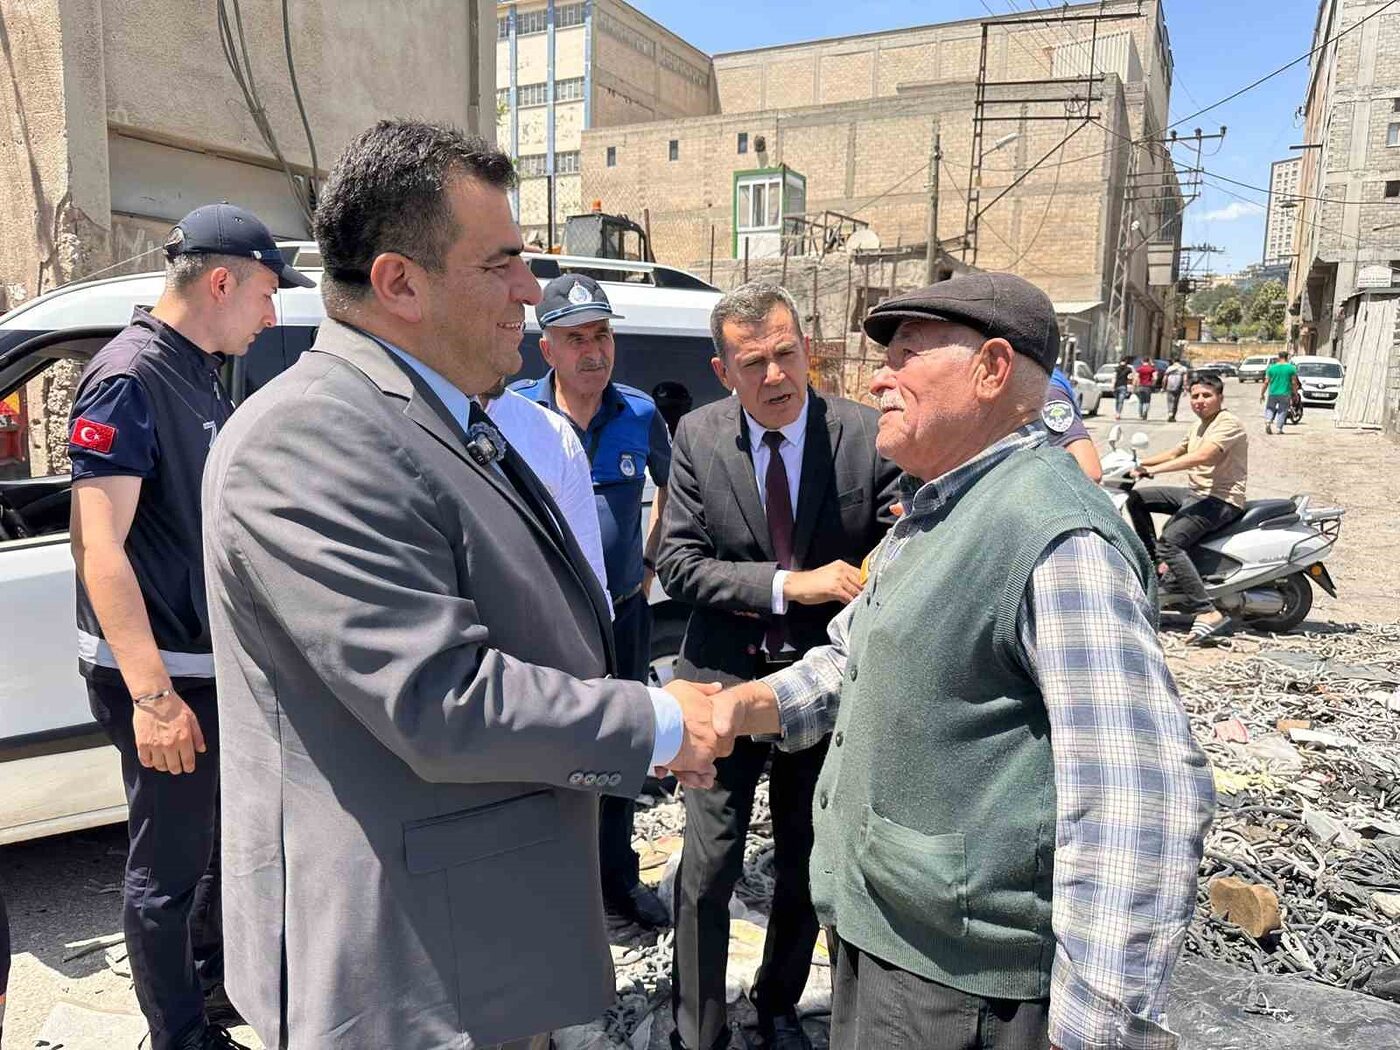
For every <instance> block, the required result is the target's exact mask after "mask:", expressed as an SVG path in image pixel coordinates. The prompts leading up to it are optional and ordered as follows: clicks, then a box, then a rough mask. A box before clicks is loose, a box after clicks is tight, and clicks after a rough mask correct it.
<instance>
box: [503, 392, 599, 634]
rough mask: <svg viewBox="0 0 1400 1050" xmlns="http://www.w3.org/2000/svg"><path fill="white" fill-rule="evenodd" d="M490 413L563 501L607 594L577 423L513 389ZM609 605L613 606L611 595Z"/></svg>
mask: <svg viewBox="0 0 1400 1050" xmlns="http://www.w3.org/2000/svg"><path fill="white" fill-rule="evenodd" d="M486 414H487V415H488V416H490V417H491V420H492V422H494V423H495V424H496V426H498V427H500V428H501V433H502V434H504V435H505V438H506V440H507V441H509V442H510V444H511V446H512V447H513V448H514V449H515V451H516V452H518V453H519V454H520V458H521V459H523V460H524V461H525V462H526V463H528V464H529V465H530V469H531V470H533V471H534V472H535V476H536V477H538V478H539V479H540V481H541V482H543V483H544V487H545V488H547V489H548V490H549V494H550V495H551V496H553V497H554V502H555V503H557V504H559V510H560V511H561V512H562V513H563V515H564V521H565V523H566V524H567V525H568V526H569V529H570V530H571V531H572V532H573V534H574V538H575V539H576V540H578V545H579V547H581V548H582V549H583V553H584V556H585V557H586V558H587V559H588V565H589V568H591V569H592V570H593V575H595V576H597V577H598V584H599V586H601V587H602V588H603V594H604V595H607V593H608V571H607V568H606V567H605V566H604V564H603V534H602V529H601V528H600V526H599V525H598V505H597V503H596V502H595V500H594V498H593V474H592V471H590V470H589V469H588V457H587V456H586V455H585V454H584V451H583V445H582V444H581V443H580V442H579V439H578V435H576V434H575V433H574V428H573V427H572V426H570V424H569V421H568V420H567V419H565V418H564V417H563V416H561V415H559V414H558V413H557V412H551V411H549V409H547V408H542V407H541V406H539V405H537V404H535V403H534V402H533V401H531V400H530V399H529V398H528V397H522V396H521V395H519V394H517V393H516V392H515V391H514V390H507V391H505V393H503V394H502V395H501V396H500V397H498V398H495V399H494V400H492V401H491V402H490V404H488V405H487V406H486ZM608 610H609V612H611V611H612V599H611V598H609V599H608Z"/></svg>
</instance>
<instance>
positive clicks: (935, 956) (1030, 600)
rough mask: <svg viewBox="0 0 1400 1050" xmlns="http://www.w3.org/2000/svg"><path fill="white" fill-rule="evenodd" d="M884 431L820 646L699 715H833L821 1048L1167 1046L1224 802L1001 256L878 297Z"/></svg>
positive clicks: (1137, 561)
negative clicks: (1168, 1013)
mask: <svg viewBox="0 0 1400 1050" xmlns="http://www.w3.org/2000/svg"><path fill="white" fill-rule="evenodd" d="M865 330H866V332H867V333H868V334H869V335H870V336H871V338H873V339H874V340H875V341H876V342H878V343H881V344H883V345H884V346H886V348H887V350H886V362H885V367H884V368H882V369H880V371H879V372H878V373H877V374H876V376H875V378H874V380H873V382H872V383H871V387H870V389H871V393H872V394H873V395H874V396H876V397H877V398H878V399H879V407H880V412H881V418H880V429H879V435H878V438H877V446H878V448H879V450H880V452H881V453H882V454H883V455H885V456H886V457H888V458H889V459H892V460H893V461H894V462H895V463H896V464H898V465H899V467H900V468H902V469H903V470H904V472H905V476H904V478H903V482H902V486H903V487H902V502H903V505H904V508H905V512H904V515H903V517H902V518H901V519H900V521H899V522H898V523H897V524H896V525H895V527H894V529H893V530H892V531H891V532H890V534H889V536H888V537H887V539H886V540H885V541H884V542H883V543H882V544H881V546H880V547H879V548H877V550H876V551H875V553H874V554H873V555H872V556H871V558H870V559H869V564H868V566H867V569H866V572H865V584H864V589H863V592H862V593H861V595H860V596H859V597H858V598H857V599H856V600H855V601H854V602H852V603H851V604H850V605H848V606H847V607H846V609H845V610H844V611H843V612H842V613H841V614H840V615H839V616H837V618H836V619H835V620H833V621H832V623H831V627H830V637H831V644H830V645H828V646H826V647H824V648H819V649H813V650H811V651H810V652H809V653H808V654H807V656H806V657H805V658H804V659H803V660H801V661H799V662H798V663H796V664H794V665H793V666H792V667H790V668H787V669H785V670H783V671H780V672H778V673H776V674H773V675H770V676H769V677H767V678H764V679H762V680H761V681H759V682H754V683H749V684H747V685H743V686H739V687H737V688H735V689H733V690H731V691H729V692H727V693H723V694H720V696H718V697H716V698H715V702H716V708H715V725H716V729H717V730H718V731H719V732H721V733H726V734H739V735H746V734H775V735H777V736H779V738H780V739H779V746H780V747H783V748H788V749H794V750H795V749H800V748H802V747H805V746H807V745H809V744H811V743H813V742H815V741H816V740H818V739H820V738H821V737H822V736H823V735H824V734H826V733H828V732H831V733H832V737H831V745H830V751H829V752H828V755H827V759H826V763H825V765H824V767H823V769H822V773H821V778H820V780H819V781H818V784H817V792H816V803H815V807H814V810H813V815H814V818H815V830H816V846H815V850H814V852H813V854H812V861H811V879H812V900H813V903H814V904H815V905H816V909H817V914H818V916H819V917H820V918H821V920H822V922H823V924H824V925H825V926H826V927H827V928H828V929H830V930H831V931H832V932H833V934H834V938H833V943H834V944H835V947H836V953H835V958H834V960H833V965H834V971H833V982H834V994H833V1003H832V1026H831V1046H832V1047H833V1048H835V1050H856V1048H861V1050H864V1048H868V1047H879V1048H880V1050H902V1048H911V1050H912V1048H915V1047H917V1048H919V1050H945V1048H946V1050H954V1048H956V1050H966V1048H973V1047H976V1048H982V1050H1023V1048H1024V1050H1031V1048H1036V1050H1044V1047H1045V1046H1046V1045H1047V1043H1048V1044H1049V1045H1052V1046H1054V1047H1057V1048H1060V1050H1113V1048H1125V1050H1127V1048H1132V1050H1157V1048H1162V1050H1166V1048H1169V1047H1175V1046H1176V1045H1177V1040H1176V1037H1175V1036H1174V1035H1172V1033H1171V1031H1170V1030H1169V1029H1168V1027H1167V1025H1166V1017H1165V1013H1164V1010H1165V1006H1166V1001H1167V984H1168V979H1169V977H1170V975H1171V971H1172V967H1173V965H1174V964H1175V962H1176V959H1177V956H1178V954H1179V953H1180V950H1181V945H1182V940H1183V938H1184V935H1185V932H1186V927H1187V924H1188V923H1189V922H1190V919H1191V915H1192V912H1193V909H1194V907H1195V900H1196V872H1197V866H1198V865H1199V863H1200V858H1201V850H1202V845H1203V840H1204V836H1205V831H1206V828H1207V827H1208V825H1209V823H1210V818H1211V813H1212V812H1213V809H1214V802H1215V800H1214V794H1213V788H1212V782H1211V775H1210V767H1209V763H1208V762H1207V760H1206V757H1205V754H1204V753H1203V752H1202V750H1201V748H1200V747H1199V746H1198V745H1197V744H1196V742H1195V741H1194V739H1193V738H1192V736H1191V731H1190V726H1189V724H1188V721H1187V717H1186V713H1185V712H1184V711H1183V709H1182V706H1181V702H1180V698H1179V697H1178V695H1177V692H1176V687H1175V685H1174V683H1173V681H1172V678H1171V674H1170V673H1169V672H1168V670H1167V666H1166V661H1165V659H1164V657H1163V654H1162V650H1161V646H1160V645H1159V643H1158V640H1157V634H1156V596H1155V594H1154V593H1153V592H1154V589H1155V586H1156V584H1155V580H1154V577H1153V572H1152V565H1151V563H1150V562H1149V561H1148V559H1147V556H1146V554H1145V552H1144V551H1143V549H1142V547H1141V545H1140V544H1139V542H1138V540H1137V537H1136V536H1135V535H1134V534H1133V532H1132V530H1131V529H1129V528H1128V527H1127V526H1126V525H1125V523H1124V522H1123V521H1122V520H1121V519H1120V518H1119V517H1118V516H1117V515H1116V514H1115V513H1114V512H1113V508H1112V506H1111V504H1110V502H1109V500H1108V499H1107V498H1106V497H1105V496H1104V494H1103V493H1102V492H1101V491H1100V490H1099V489H1097V488H1096V487H1095V486H1094V485H1093V484H1091V483H1090V482H1089V481H1088V480H1087V479H1086V478H1085V477H1084V474H1083V472H1082V471H1081V470H1080V469H1079V468H1078V467H1077V466H1076V464H1075V462H1074V460H1073V459H1071V458H1070V456H1069V455H1068V454H1066V453H1065V452H1064V451H1063V450H1061V449H1057V448H1052V447H1049V446H1048V445H1047V444H1046V430H1045V426H1044V424H1043V423H1042V421H1041V405H1042V402H1043V400H1044V397H1045V388H1046V379H1047V377H1048V375H1049V372H1050V369H1051V368H1053V367H1054V364H1055V358H1056V355H1057V353H1058V350H1059V332H1058V328H1057V325H1056V322H1055V312H1054V307H1053V305H1052V304H1051V302H1050V300H1049V299H1048V298H1046V296H1045V295H1044V293H1042V292H1041V291H1040V290H1039V289H1037V288H1035V287H1034V286H1032V285H1030V284H1028V283H1026V282H1025V281H1023V280H1021V279H1020V278H1018V277H1013V276H1010V275H1008V274H971V275H967V276H962V277H955V278H953V279H952V280H950V281H946V282H943V283H941V284H936V285H933V286H932V287H929V288H925V289H922V290H920V291H917V292H913V293H910V294H907V295H904V296H900V297H897V298H894V299H891V300H889V301H887V302H885V303H882V304H881V305H880V306H878V307H877V308H876V309H875V310H873V311H872V312H871V314H870V316H869V317H868V318H867V320H866V322H865Z"/></svg>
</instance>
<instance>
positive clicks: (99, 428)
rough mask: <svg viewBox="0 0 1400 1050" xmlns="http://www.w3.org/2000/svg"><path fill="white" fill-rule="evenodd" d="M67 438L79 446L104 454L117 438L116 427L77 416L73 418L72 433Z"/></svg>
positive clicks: (110, 449)
mask: <svg viewBox="0 0 1400 1050" xmlns="http://www.w3.org/2000/svg"><path fill="white" fill-rule="evenodd" d="M68 440H69V441H71V442H72V443H73V444H75V445H77V446H78V447H79V448H87V449H91V450H92V451H94V452H101V453H104V454H105V453H108V452H111V451H112V443H113V442H114V441H116V440H117V428H116V427H109V426H108V425H107V424H106V423H98V422H97V421H96V420H92V419H84V418H83V417H82V416H79V417H78V418H77V419H75V420H73V433H72V435H71V436H70V437H69V439H68Z"/></svg>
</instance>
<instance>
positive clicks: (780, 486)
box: [763, 430, 792, 659]
mask: <svg viewBox="0 0 1400 1050" xmlns="http://www.w3.org/2000/svg"><path fill="white" fill-rule="evenodd" d="M763 443H764V444H765V445H767V446H768V474H767V475H766V476H765V478H764V479H763V490H764V494H765V496H766V499H765V506H764V509H765V511H766V513H767V515H768V537H769V539H771V540H772V541H773V554H774V556H775V557H776V558H777V561H778V568H780V569H791V568H792V495H791V493H790V492H789V490H788V473H787V465H786V464H784V463H783V457H782V456H781V455H779V454H778V446H780V445H781V444H782V443H783V435H782V434H781V433H780V432H779V431H777V430H768V431H765V432H764V434H763ZM786 638H787V625H786V624H785V623H784V618H783V617H781V616H776V617H774V618H773V622H772V623H771V624H770V625H769V627H768V633H767V635H766V636H765V639H764V643H765V644H766V645H767V646H768V656H769V658H770V659H772V658H775V657H776V656H777V655H778V653H780V652H781V651H782V648H783V642H784V640H785V639H786Z"/></svg>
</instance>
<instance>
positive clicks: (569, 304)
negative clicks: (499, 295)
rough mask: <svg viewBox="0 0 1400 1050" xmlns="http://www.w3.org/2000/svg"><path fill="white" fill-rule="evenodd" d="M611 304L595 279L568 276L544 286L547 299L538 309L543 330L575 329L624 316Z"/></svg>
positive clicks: (565, 275) (577, 275)
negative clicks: (574, 327)
mask: <svg viewBox="0 0 1400 1050" xmlns="http://www.w3.org/2000/svg"><path fill="white" fill-rule="evenodd" d="M621 316H622V315H621V314H619V313H614V312H613V308H612V304H611V303H609V302H608V293H607V292H605V291H603V289H602V288H600V287H599V286H598V282H597V281H595V280H594V279H593V278H592V277H585V276H584V275H583V274H581V273H566V274H564V276H563V277H556V278H554V280H552V281H550V282H549V283H548V284H547V285H545V286H544V296H543V298H541V299H540V305H539V306H537V307H535V319H536V320H538V321H539V323H540V327H541V328H572V327H573V326H574V325H577V324H587V323H588V322H589V321H601V320H603V318H605V317H621Z"/></svg>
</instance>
